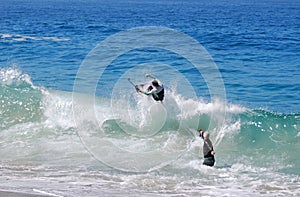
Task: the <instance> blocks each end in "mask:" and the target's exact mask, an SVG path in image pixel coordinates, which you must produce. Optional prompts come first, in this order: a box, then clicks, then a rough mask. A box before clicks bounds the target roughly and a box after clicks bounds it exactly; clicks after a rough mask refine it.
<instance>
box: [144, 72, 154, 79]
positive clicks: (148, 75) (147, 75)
mask: <svg viewBox="0 0 300 197" xmlns="http://www.w3.org/2000/svg"><path fill="white" fill-rule="evenodd" d="M145 77H150V78H152V79H156V78H155V77H154V76H152V75H150V74H148V73H147V74H146V75H145Z"/></svg>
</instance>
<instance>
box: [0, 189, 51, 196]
mask: <svg viewBox="0 0 300 197" xmlns="http://www.w3.org/2000/svg"><path fill="white" fill-rule="evenodd" d="M49 196H50V195H46V194H38V193H36V194H33V193H26V192H18V191H8V190H0V197H49Z"/></svg>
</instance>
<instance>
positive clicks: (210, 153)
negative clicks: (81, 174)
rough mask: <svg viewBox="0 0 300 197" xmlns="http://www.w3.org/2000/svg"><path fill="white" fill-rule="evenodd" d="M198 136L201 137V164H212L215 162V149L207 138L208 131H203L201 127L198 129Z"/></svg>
mask: <svg viewBox="0 0 300 197" xmlns="http://www.w3.org/2000/svg"><path fill="white" fill-rule="evenodd" d="M198 132H199V136H200V137H201V138H202V139H203V156H204V161H203V165H207V166H214V164H215V157H214V155H215V151H214V148H213V145H212V143H211V141H210V139H209V133H208V132H204V131H203V130H202V129H199V130H198Z"/></svg>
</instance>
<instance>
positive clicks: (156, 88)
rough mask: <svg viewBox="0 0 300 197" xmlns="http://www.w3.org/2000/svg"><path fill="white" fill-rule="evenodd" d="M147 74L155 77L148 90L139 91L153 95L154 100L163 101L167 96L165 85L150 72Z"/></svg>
mask: <svg viewBox="0 0 300 197" xmlns="http://www.w3.org/2000/svg"><path fill="white" fill-rule="evenodd" d="M145 76H146V77H151V78H152V79H153V80H152V82H151V84H152V85H150V86H149V87H148V88H147V91H143V90H139V92H141V93H143V94H145V95H152V97H153V99H154V100H156V101H161V102H162V101H163V100H164V97H165V90H164V85H163V84H162V83H161V82H160V81H159V80H158V79H156V78H155V77H153V76H151V75H150V74H146V75H145Z"/></svg>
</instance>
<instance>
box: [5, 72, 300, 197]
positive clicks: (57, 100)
mask: <svg viewBox="0 0 300 197" xmlns="http://www.w3.org/2000/svg"><path fill="white" fill-rule="evenodd" d="M0 74H1V75H0V77H1V78H0V81H1V85H0V92H1V94H0V103H1V105H0V114H1V116H0V117H1V120H0V123H1V125H0V136H1V143H0V146H1V149H0V155H1V158H2V161H1V167H2V171H3V172H4V175H5V177H11V176H13V175H12V174H13V173H16V171H18V173H20V174H21V173H22V172H20V171H19V170H20V169H31V170H33V171H34V172H33V173H39V174H40V175H39V176H41V177H43V176H45V177H46V176H48V175H49V173H50V174H52V173H54V172H52V170H54V169H55V174H57V176H58V177H59V176H64V175H63V174H65V173H67V174H68V175H66V176H71V177H76V176H77V175H78V173H80V172H81V171H82V169H85V170H86V171H87V174H90V173H91V174H93V173H95V170H96V171H98V172H99V171H100V172H101V173H104V174H105V175H103V174H102V175H103V176H105V177H106V178H107V176H108V177H110V179H112V183H111V184H117V183H119V181H122V182H123V184H124V185H126V186H128V187H132V188H133V189H136V190H139V189H141V188H142V189H141V191H144V190H145V189H146V190H147V189H150V188H152V186H151V184H150V185H148V186H147V184H146V185H141V184H140V183H138V180H146V181H150V182H151V181H153V183H155V185H156V186H157V187H158V188H156V190H155V191H156V192H162V191H164V192H167V191H169V190H168V189H167V188H161V187H159V186H158V185H159V184H162V183H159V182H160V181H161V180H160V181H159V180H156V178H155V177H156V176H160V177H161V178H163V179H162V180H164V181H165V183H164V184H166V185H169V186H170V187H171V185H172V186H174V187H175V186H176V187H178V190H180V191H184V188H185V187H191V185H192V184H194V182H193V181H196V182H198V183H201V184H206V183H207V181H208V182H210V181H209V180H207V179H206V178H205V177H213V176H217V179H218V180H220V181H221V182H222V181H225V180H229V179H234V180H235V179H241V178H245V180H243V181H242V185H243V186H242V187H241V188H243V187H245V188H247V184H248V183H247V182H249V181H250V182H252V183H253V184H256V185H257V184H258V186H257V187H261V188H262V190H266V191H269V190H272V189H270V188H269V187H272V186H270V185H266V184H264V183H257V182H256V181H255V180H256V178H258V177H260V178H262V177H261V176H262V175H260V174H264V175H265V177H264V178H263V179H264V180H265V181H269V180H274V182H272V183H274V185H281V184H294V183H295V181H296V183H297V180H299V172H300V169H299V167H300V159H299V157H297V155H298V153H299V146H300V140H299V138H300V129H299V127H300V114H279V113H274V112H270V111H266V110H262V109H247V108H244V107H242V106H238V105H234V104H229V103H223V102H221V101H218V100H215V101H213V102H205V101H204V100H202V99H187V98H184V97H182V96H181V95H178V94H176V93H175V92H173V91H172V90H168V91H167V93H168V95H169V96H168V98H167V99H166V101H165V103H163V104H153V101H152V99H151V98H148V97H145V96H143V95H139V94H137V93H135V92H133V93H132V95H131V96H130V98H122V97H120V98H119V99H118V100H110V99H107V98H102V97H96V98H95V103H94V109H95V114H94V116H95V117H96V122H95V121H93V118H90V117H89V116H83V117H80V114H77V115H76V114H73V112H74V111H73V109H74V106H73V96H79V95H76V94H74V95H73V94H72V93H71V92H63V91H55V90H50V89H45V88H43V87H38V86H35V85H34V84H33V83H32V82H31V80H30V76H28V75H26V74H23V73H22V72H21V71H19V70H18V69H13V68H8V69H2V70H1V72H0ZM133 91H134V90H133ZM80 96H81V97H84V98H85V99H83V100H82V101H83V102H84V101H86V102H89V101H90V100H91V99H93V98H94V97H92V96H90V95H80ZM128 103H129V104H128ZM222 105H224V106H225V107H224V108H222V107H220V106H222ZM84 106H85V103H81V106H80V107H82V109H83V110H89V109H85V108H84ZM221 109H225V111H226V117H225V118H224V117H220V114H224V113H223V112H222V111H220V110H221ZM162 114H165V118H164V119H163V120H161V119H160V118H157V117H161V115H162ZM75 116H77V120H76V118H75V119H74V117H75ZM91 116H93V114H92V113H91ZM78 117H79V118H80V120H82V121H78ZM197 128H204V129H205V130H208V131H209V132H210V134H211V139H212V141H213V144H214V147H215V150H216V152H217V155H216V168H214V169H215V170H216V171H211V170H210V169H207V168H205V167H204V166H202V165H201V162H202V154H201V151H202V143H203V142H202V141H201V140H200V138H199V137H198V136H197V135H196V134H195V129H197ZM108 145H113V146H115V147H117V148H119V149H110V148H109V147H108ZM120 147H121V148H120ZM95 150H99V152H97V151H95ZM115 150H117V151H115ZM88 152H89V153H88ZM103 152H105V154H103ZM92 156H93V157H92ZM125 161H126V162H125ZM157 161H158V162H157ZM133 165H136V166H133ZM119 170H121V171H119ZM23 171H24V170H23ZM25 171H26V170H25ZM50 171H51V172H50ZM135 172H142V174H136V173H135ZM145 172H148V173H145ZM106 173H108V174H106ZM111 173H112V174H111ZM47 174H48V175H47ZM116 174H118V175H120V176H121V178H120V179H122V180H119V179H118V180H114V178H113V177H115V176H116ZM219 174H221V175H222V176H223V177H222V176H221V175H219ZM243 174H244V175H243ZM254 174H255V176H256V178H253V176H254ZM52 175H53V174H52ZM102 175H101V176H102ZM20 176H21V175H20ZM90 176H91V177H90V178H92V179H93V178H95V177H93V176H95V175H90ZM99 176H100V175H99ZM133 176H135V177H136V180H134V179H133ZM175 177H181V178H179V179H180V180H181V181H184V182H186V183H184V184H183V185H180V184H177V183H175V182H174V179H176V178H175ZM191 177H192V178H191ZM230 177H231V178H230ZM96 178H98V177H96ZM102 178H103V177H102ZM102 178H100V179H101V180H102ZM104 179H105V178H103V180H104ZM292 180H293V181H294V182H293V181H292ZM78 181H79V180H78ZM231 183H232V184H236V183H234V181H232V180H231ZM135 184H136V186H134V185H135ZM210 184H212V185H213V186H214V187H216V188H218V189H216V191H215V192H216V193H215V194H216V195H217V194H221V193H222V189H221V188H222V184H219V183H213V182H211V183H210ZM108 187H109V186H108ZM110 187H112V186H111V185H110ZM274 187H277V186H274ZM52 189H53V188H52ZM290 190H291V191H292V192H299V187H296V186H295V187H294V188H292V187H291V188H290ZM108 191H109V189H107V190H106V192H108ZM114 191H115V190H114ZM170 191H172V189H170ZM193 192H195V194H205V193H203V192H201V191H200V190H197V189H195V191H193ZM218 192H219V193H218ZM240 192H242V191H240ZM249 192H250V191H249ZM251 192H253V191H251ZM251 192H250V193H251ZM68 193H69V192H68ZM241 194H245V191H243V192H242V193H241Z"/></svg>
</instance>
